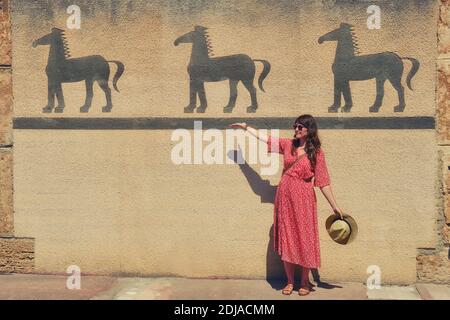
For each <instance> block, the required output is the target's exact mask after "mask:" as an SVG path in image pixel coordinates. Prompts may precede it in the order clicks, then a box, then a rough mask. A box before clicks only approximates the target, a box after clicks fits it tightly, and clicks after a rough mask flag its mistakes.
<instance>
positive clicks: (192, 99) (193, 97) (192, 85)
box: [184, 79, 197, 113]
mask: <svg viewBox="0 0 450 320" xmlns="http://www.w3.org/2000/svg"><path fill="white" fill-rule="evenodd" d="M196 105H197V81H195V80H192V79H191V81H190V82H189V105H188V106H187V107H185V108H184V112H185V113H192V112H194V109H195V107H196Z"/></svg>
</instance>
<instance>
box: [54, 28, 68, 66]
mask: <svg viewBox="0 0 450 320" xmlns="http://www.w3.org/2000/svg"><path fill="white" fill-rule="evenodd" d="M53 30H54V31H56V32H57V33H58V35H59V37H60V39H61V42H62V45H63V50H64V57H65V58H66V59H69V58H70V48H69V43H68V42H67V38H66V32H65V31H64V30H62V29H59V28H53Z"/></svg>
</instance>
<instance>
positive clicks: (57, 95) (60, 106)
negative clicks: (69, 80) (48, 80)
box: [55, 81, 66, 113]
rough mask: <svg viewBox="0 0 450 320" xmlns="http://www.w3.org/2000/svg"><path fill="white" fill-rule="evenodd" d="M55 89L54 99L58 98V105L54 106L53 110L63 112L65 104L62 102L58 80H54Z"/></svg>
mask: <svg viewBox="0 0 450 320" xmlns="http://www.w3.org/2000/svg"><path fill="white" fill-rule="evenodd" d="M55 91H56V99H58V106H57V107H56V108H55V112H56V113H62V112H64V108H65V106H66V104H65V102H64V95H63V91H62V85H61V82H60V81H58V82H56V87H55Z"/></svg>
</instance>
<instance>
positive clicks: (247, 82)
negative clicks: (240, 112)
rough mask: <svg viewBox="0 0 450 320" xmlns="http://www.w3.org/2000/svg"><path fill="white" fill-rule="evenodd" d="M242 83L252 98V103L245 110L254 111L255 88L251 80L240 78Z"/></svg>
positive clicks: (255, 105) (256, 106) (255, 103)
mask: <svg viewBox="0 0 450 320" xmlns="http://www.w3.org/2000/svg"><path fill="white" fill-rule="evenodd" d="M242 83H243V84H244V86H245V87H246V88H247V90H248V92H250V98H251V100H252V105H251V106H249V107H247V112H256V109H258V101H257V100H256V88H255V86H254V85H253V80H242Z"/></svg>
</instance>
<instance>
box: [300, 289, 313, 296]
mask: <svg viewBox="0 0 450 320" xmlns="http://www.w3.org/2000/svg"><path fill="white" fill-rule="evenodd" d="M310 292H311V290H309V289H306V288H300V289H298V295H299V296H306V295H308V294H309V293H310Z"/></svg>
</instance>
